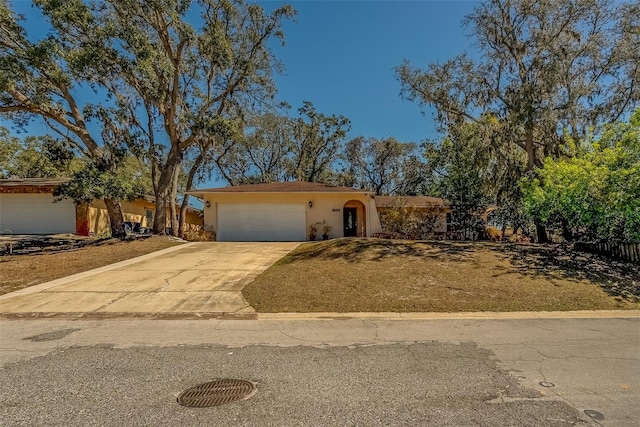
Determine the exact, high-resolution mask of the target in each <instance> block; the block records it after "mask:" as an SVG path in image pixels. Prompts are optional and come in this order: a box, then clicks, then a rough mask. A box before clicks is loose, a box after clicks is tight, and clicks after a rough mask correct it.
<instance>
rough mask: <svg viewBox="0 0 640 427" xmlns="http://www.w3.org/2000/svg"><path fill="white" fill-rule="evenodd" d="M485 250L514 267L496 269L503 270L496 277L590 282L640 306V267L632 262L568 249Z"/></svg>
mask: <svg viewBox="0 0 640 427" xmlns="http://www.w3.org/2000/svg"><path fill="white" fill-rule="evenodd" d="M486 248H487V249H489V250H491V251H493V252H495V253H497V254H498V257H499V258H502V259H506V260H507V261H509V263H510V264H511V266H512V267H511V268H510V269H506V268H504V267H496V268H497V269H501V270H503V272H502V273H499V274H497V275H501V274H509V273H519V274H522V275H524V276H529V277H533V278H542V277H544V278H545V279H548V280H550V281H551V282H553V279H564V280H571V281H576V282H578V281H581V280H588V281H590V282H592V283H594V284H596V285H598V286H600V287H601V288H602V289H603V290H604V291H605V292H606V293H607V294H608V295H610V296H614V297H618V298H621V299H623V300H627V301H630V302H640V265H637V264H634V263H632V262H628V261H618V260H613V259H610V258H606V257H604V256H599V255H594V254H589V253H584V252H579V251H575V250H573V248H571V247H568V246H565V245H538V244H494V245H487V246H486ZM497 275H496V276H497Z"/></svg>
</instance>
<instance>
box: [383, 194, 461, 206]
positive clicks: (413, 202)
mask: <svg viewBox="0 0 640 427" xmlns="http://www.w3.org/2000/svg"><path fill="white" fill-rule="evenodd" d="M375 200H376V207H378V208H389V207H392V206H395V205H396V204H400V206H403V205H404V206H411V207H414V208H429V207H434V206H437V207H449V206H450V205H451V204H450V203H449V201H448V200H444V199H441V198H439V197H429V196H376V198H375Z"/></svg>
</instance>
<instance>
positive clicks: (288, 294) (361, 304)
mask: <svg viewBox="0 0 640 427" xmlns="http://www.w3.org/2000/svg"><path fill="white" fill-rule="evenodd" d="M242 293H243V295H244V297H245V298H246V299H247V301H249V303H250V304H251V305H252V306H253V307H254V308H255V309H256V311H258V312H263V313H271V312H459V311H564V310H611V309H640V266H638V265H634V264H631V263H625V262H617V261H612V260H609V259H606V258H602V257H598V256H594V255H589V254H583V253H574V252H569V251H568V250H566V249H564V248H562V247H560V246H544V245H534V244H504V243H488V242H487V243H485V242H476V243H469V242H410V241H393V240H379V239H334V240H330V241H327V242H318V243H309V244H304V245H301V246H300V247H299V248H298V249H296V250H295V251H293V252H291V253H290V254H289V255H287V256H286V257H285V258H283V259H282V260H280V261H278V262H277V263H276V264H275V265H273V266H272V267H271V268H269V269H268V270H267V271H265V272H264V273H263V274H262V275H260V276H259V277H258V278H257V279H256V280H255V281H254V282H253V283H251V284H250V285H248V286H246V287H245V288H244V290H243V291H242Z"/></svg>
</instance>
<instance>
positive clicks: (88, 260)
mask: <svg viewBox="0 0 640 427" xmlns="http://www.w3.org/2000/svg"><path fill="white" fill-rule="evenodd" d="M179 244H180V243H179V242H177V241H175V240H173V239H171V238H169V237H160V236H152V237H149V238H146V239H139V240H132V241H121V240H118V239H109V240H104V241H98V242H96V244H94V245H89V246H85V247H82V248H80V249H74V250H70V251H60V252H41V253H35V254H31V255H4V256H0V272H1V274H0V295H2V294H6V293H9V292H13V291H17V290H20V289H23V288H27V287H29V286H33V285H37V284H40V283H44V282H48V281H50V280H54V279H59V278H60V277H66V276H70V275H72V274H76V273H81V272H83V271H87V270H91V269H94V268H98V267H103V266H105V265H109V264H113V263H116V262H119V261H124V260H126V259H131V258H135V257H138V256H141V255H145V254H148V253H151V252H155V251H159V250H162V249H166V248H169V247H171V246H175V245H179Z"/></svg>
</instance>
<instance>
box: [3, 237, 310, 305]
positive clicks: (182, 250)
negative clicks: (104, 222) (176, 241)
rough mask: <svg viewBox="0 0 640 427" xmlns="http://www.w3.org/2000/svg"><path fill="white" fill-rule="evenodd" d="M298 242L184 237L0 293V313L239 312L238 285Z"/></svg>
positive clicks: (250, 279) (243, 302)
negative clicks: (166, 246) (184, 239)
mask: <svg viewBox="0 0 640 427" xmlns="http://www.w3.org/2000/svg"><path fill="white" fill-rule="evenodd" d="M297 245H298V243H289V242H287V243H244V242H243V243H227V242H214V243H189V244H185V245H181V246H177V247H172V248H169V249H165V250H162V251H159V252H155V253H153V254H148V255H144V256H142V257H139V258H134V259H132V260H128V261H123V262H120V263H117V264H112V265H110V266H107V267H102V268H98V269H96V270H91V271H89V272H84V273H79V274H76V275H73V276H69V277H65V278H62V279H58V280H54V281H52V282H48V283H43V284H41V285H37V286H32V287H30V288H26V289H23V290H20V291H17V292H12V293H10V294H6V295H3V296H0V314H4V315H9V316H24V315H27V314H32V315H34V316H49V315H51V316H54V315H79V316H103V317H111V316H117V315H123V314H133V315H147V316H153V315H157V316H163V315H164V316H181V315H182V316H189V315H191V316H218V315H221V314H226V315H236V316H247V315H251V314H254V313H255V311H254V309H253V308H252V307H251V306H249V304H248V303H247V301H246V300H245V299H244V298H243V297H242V293H241V290H242V288H243V287H244V286H245V285H247V284H248V283H250V282H251V281H252V280H253V279H254V278H255V277H256V276H258V275H259V274H260V273H262V272H263V271H264V270H265V269H267V268H268V267H269V266H271V265H272V264H273V263H274V262H276V261H277V260H279V259H280V258H282V257H283V256H284V255H286V254H287V253H289V252H290V251H291V250H293V249H294V248H295V247H296V246H297Z"/></svg>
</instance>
